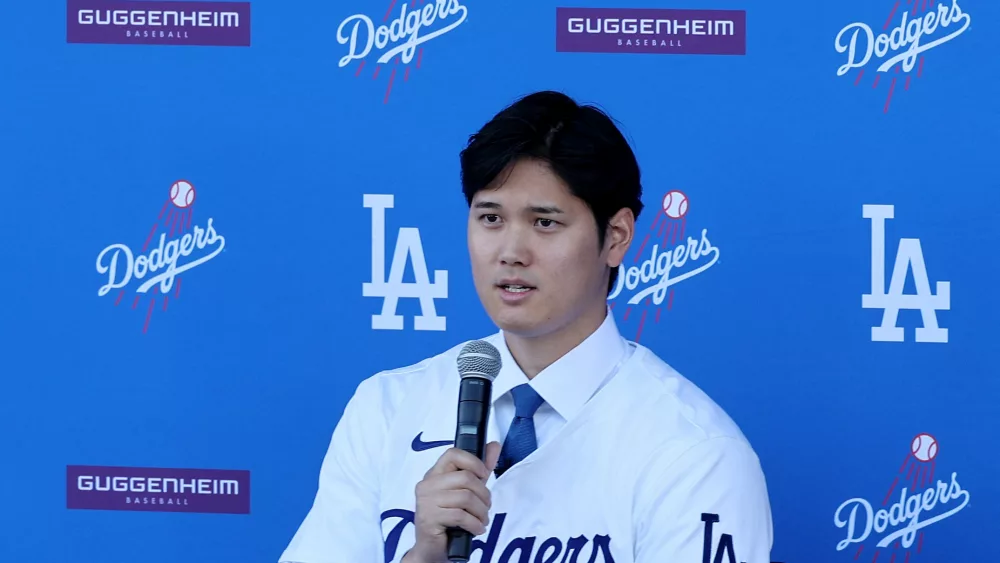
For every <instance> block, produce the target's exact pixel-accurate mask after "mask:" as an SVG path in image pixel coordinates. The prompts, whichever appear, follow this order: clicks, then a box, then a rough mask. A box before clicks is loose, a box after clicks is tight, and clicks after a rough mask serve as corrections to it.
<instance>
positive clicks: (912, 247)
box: [861, 205, 951, 343]
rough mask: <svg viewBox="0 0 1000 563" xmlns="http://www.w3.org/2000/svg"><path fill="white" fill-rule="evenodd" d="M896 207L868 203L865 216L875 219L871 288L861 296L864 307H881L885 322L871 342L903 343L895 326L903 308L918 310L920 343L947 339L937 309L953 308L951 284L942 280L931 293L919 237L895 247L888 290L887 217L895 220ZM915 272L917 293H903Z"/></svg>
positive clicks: (864, 209)
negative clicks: (904, 285)
mask: <svg viewBox="0 0 1000 563" xmlns="http://www.w3.org/2000/svg"><path fill="white" fill-rule="evenodd" d="M894 213H895V206H892V205H865V206H863V207H862V212H861V214H862V216H864V218H865V219H871V222H872V288H871V293H866V294H864V295H862V296H861V307H862V308H864V309H882V310H883V313H882V324H881V325H880V326H873V327H872V342H903V341H904V340H905V338H904V334H903V328H902V327H899V326H896V319H897V318H898V317H899V311H900V309H910V310H919V311H920V317H921V319H922V320H923V323H924V326H923V327H918V328H917V330H916V334H915V337H914V340H916V341H917V342H936V343H945V342H948V329H946V328H940V327H939V326H938V319H937V311H947V310H948V309H950V308H951V284H950V283H949V282H946V281H943V282H942V281H939V282H937V284H936V286H935V287H936V289H937V292H936V293H931V284H930V280H928V278H927V266H926V264H925V263H924V253H923V250H921V248H920V239H917V238H901V239H899V248H898V249H897V250H896V258H895V261H894V262H895V264H894V265H893V267H892V279H890V280H889V290H888V291H886V289H885V220H886V219H892V218H893V216H894ZM910 270H912V271H913V283H914V286H915V288H916V293H914V294H904V293H903V284H904V283H905V282H906V275H907V272H908V271H910Z"/></svg>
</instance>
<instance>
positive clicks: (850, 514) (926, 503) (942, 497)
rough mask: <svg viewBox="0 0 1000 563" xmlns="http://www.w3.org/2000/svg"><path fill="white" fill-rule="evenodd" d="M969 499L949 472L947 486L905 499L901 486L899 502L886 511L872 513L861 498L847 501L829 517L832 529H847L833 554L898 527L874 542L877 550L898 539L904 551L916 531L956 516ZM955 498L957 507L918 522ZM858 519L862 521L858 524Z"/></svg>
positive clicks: (942, 483)
mask: <svg viewBox="0 0 1000 563" xmlns="http://www.w3.org/2000/svg"><path fill="white" fill-rule="evenodd" d="M928 493H929V494H928ZM969 496H970V495H969V492H968V491H966V490H963V489H962V487H961V486H960V485H959V484H958V473H952V474H951V483H950V484H948V483H945V482H943V481H938V485H937V487H936V488H935V487H930V488H928V489H927V490H925V491H924V492H923V493H920V494H916V495H913V496H909V495H908V491H907V489H906V488H905V487H904V488H903V489H902V490H901V491H900V497H899V500H898V501H897V502H896V503H895V504H893V505H892V507H891V508H890V509H889V510H885V509H884V508H883V509H880V510H879V511H878V512H874V509H873V508H872V505H871V503H870V502H868V501H867V500H865V499H862V498H853V499H851V500H848V501H846V502H844V503H843V504H841V505H840V507H838V508H837V512H836V513H835V514H834V516H833V523H834V525H835V526H837V527H838V528H846V529H847V538H846V539H843V540H841V541H840V542H839V543H837V551H843V550H844V549H845V548H847V546H849V545H851V544H852V543H861V542H863V541H865V540H866V539H868V536H870V535H871V533H872V532H873V531H874V532H876V533H878V534H881V533H883V532H885V531H886V530H887V529H888V528H889V527H890V526H891V527H892V528H899V526H901V525H902V526H903V528H902V529H897V530H895V531H893V532H891V533H889V534H888V535H886V536H884V537H883V538H882V539H881V540H880V541H879V542H878V547H888V546H889V545H891V544H892V543H893V542H894V541H896V540H900V544H901V545H902V547H903V548H904V549H907V548H909V547H910V546H912V545H913V541H914V540H915V539H916V537H917V532H918V531H919V530H921V529H922V528H925V527H927V526H930V525H931V524H934V523H935V522H940V521H941V520H944V519H945V518H949V517H951V516H954V515H955V514H957V513H958V512H959V511H960V510H962V509H963V508H965V507H966V505H968V504H969ZM929 499H930V500H929ZM956 499H961V504H959V505H956V506H953V507H951V508H949V509H948V510H947V511H946V512H942V513H940V514H938V515H936V516H934V517H931V518H925V519H924V520H921V519H920V517H921V515H922V514H924V513H925V512H927V511H929V510H931V509H932V508H933V507H934V505H935V504H937V503H940V504H942V505H945V504H948V503H949V502H950V501H952V500H956ZM859 510H860V514H859ZM845 511H846V512H845ZM845 515H846V519H845V518H844V516H845ZM859 517H860V518H861V519H862V520H861V522H860V523H859V521H858V520H859Z"/></svg>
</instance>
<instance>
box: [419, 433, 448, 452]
mask: <svg viewBox="0 0 1000 563" xmlns="http://www.w3.org/2000/svg"><path fill="white" fill-rule="evenodd" d="M423 435H424V433H423V432H421V433H420V434H417V435H416V436H414V437H413V443H412V444H410V447H412V448H413V451H415V452H422V451H424V450H432V449H434V448H440V447H441V446H450V445H452V444H454V443H455V441H454V440H438V441H436V442H424V441H423V440H421V439H420V437H421V436H423Z"/></svg>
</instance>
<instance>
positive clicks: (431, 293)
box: [361, 194, 448, 330]
mask: <svg viewBox="0 0 1000 563" xmlns="http://www.w3.org/2000/svg"><path fill="white" fill-rule="evenodd" d="M394 203H395V198H394V197H393V196H392V195H388V194H365V196H364V206H365V207H367V208H369V209H371V210H372V281H370V282H365V283H364V284H363V285H362V288H361V294H362V296H364V297H381V298H382V312H381V313H380V314H376V315H372V330H403V317H402V315H397V314H396V305H397V304H398V303H399V300H400V299H402V298H407V297H408V298H411V299H418V300H419V301H420V314H419V315H417V316H415V317H414V318H413V328H414V330H445V317H443V316H439V315H438V314H437V309H436V308H435V307H434V300H435V299H445V298H447V297H448V271H447V270H434V281H433V283H432V282H431V280H430V277H429V276H428V275H427V261H426V260H425V259H424V246H423V244H422V243H421V242H420V230H418V229H417V228H416V227H401V228H400V229H399V232H398V233H397V235H396V246H395V249H394V250H393V253H392V265H391V266H390V267H389V277H388V279H386V277H385V210H386V209H392V207H393V205H394ZM407 260H409V261H411V262H412V264H413V277H414V278H415V281H413V282H404V281H403V273H404V271H405V270H406V262H407Z"/></svg>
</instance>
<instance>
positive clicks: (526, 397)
mask: <svg viewBox="0 0 1000 563" xmlns="http://www.w3.org/2000/svg"><path fill="white" fill-rule="evenodd" d="M510 394H511V395H512V396H513V397H514V421H513V422H511V423H510V429H508V430H507V437H506V438H505V439H504V442H503V448H502V449H501V450H500V459H499V460H498V461H497V467H496V474H497V476H498V477H499V476H500V475H503V473H504V472H505V471H507V470H508V469H510V468H511V467H513V466H514V464H516V463H517V462H519V461H521V460H522V459H524V458H526V457H528V454H530V453H531V452H533V451H535V449H536V448H538V443H537V442H536V440H535V422H534V420H533V419H532V417H533V416H535V411H537V410H538V407H540V406H542V403H544V402H545V400H544V399H542V397H541V395H539V394H538V393H537V392H536V391H535V390H534V389H532V388H531V385H528V384H527V383H522V384H521V385H518V386H517V387H515V388H513V389H511V390H510Z"/></svg>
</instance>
